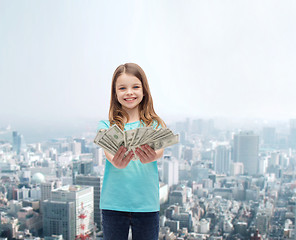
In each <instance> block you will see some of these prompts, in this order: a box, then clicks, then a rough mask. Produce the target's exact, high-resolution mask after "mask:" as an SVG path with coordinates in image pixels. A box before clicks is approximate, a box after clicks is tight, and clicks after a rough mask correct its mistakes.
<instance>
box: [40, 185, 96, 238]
mask: <svg viewBox="0 0 296 240" xmlns="http://www.w3.org/2000/svg"><path fill="white" fill-rule="evenodd" d="M68 203H73V205H72V204H68ZM57 204H59V208H57V207H55V205H57ZM82 205H83V208H84V209H85V211H86V213H87V214H86V218H85V219H84V230H85V232H86V233H91V232H92V230H93V217H94V216H93V214H94V203H93V187H89V186H78V185H73V186H69V185H67V186H63V187H61V188H57V189H54V190H52V191H51V199H50V200H45V201H44V204H43V212H44V217H43V219H44V222H43V228H44V229H46V235H47V236H51V235H52V234H56V235H57V234H63V229H62V227H57V225H61V226H63V225H64V226H65V228H68V229H74V230H73V231H72V232H73V235H72V234H70V233H68V235H67V236H70V238H68V239H73V240H74V239H75V236H77V235H79V234H80V230H81V229H80V219H79V217H78V216H79V213H80V211H81V208H82ZM72 206H73V207H72ZM73 211H74V213H73ZM72 236H74V238H72ZM64 238H66V236H64Z"/></svg>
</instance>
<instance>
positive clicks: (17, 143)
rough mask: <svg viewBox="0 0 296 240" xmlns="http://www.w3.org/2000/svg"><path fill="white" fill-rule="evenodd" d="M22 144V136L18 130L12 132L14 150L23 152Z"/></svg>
mask: <svg viewBox="0 0 296 240" xmlns="http://www.w3.org/2000/svg"><path fill="white" fill-rule="evenodd" d="M21 145H22V136H21V135H20V134H19V133H18V132H16V131H13V132H12V148H13V151H16V153H17V154H19V153H20V152H21Z"/></svg>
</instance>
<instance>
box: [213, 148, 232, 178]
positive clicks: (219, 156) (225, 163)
mask: <svg viewBox="0 0 296 240" xmlns="http://www.w3.org/2000/svg"><path fill="white" fill-rule="evenodd" d="M230 163H231V148H230V146H224V145H220V146H217V147H216V149H215V160H214V170H215V171H216V173H218V174H221V173H222V174H230Z"/></svg>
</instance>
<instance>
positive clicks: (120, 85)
mask: <svg viewBox="0 0 296 240" xmlns="http://www.w3.org/2000/svg"><path fill="white" fill-rule="evenodd" d="M137 85H138V86H140V85H142V84H141V83H135V84H133V86H137ZM122 86H125V84H119V85H118V86H117V87H122Z"/></svg>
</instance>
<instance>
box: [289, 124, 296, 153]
mask: <svg viewBox="0 0 296 240" xmlns="http://www.w3.org/2000/svg"><path fill="white" fill-rule="evenodd" d="M289 143H290V144H289V145H290V147H291V148H293V149H296V119H290V136H289Z"/></svg>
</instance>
